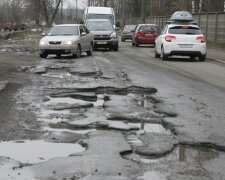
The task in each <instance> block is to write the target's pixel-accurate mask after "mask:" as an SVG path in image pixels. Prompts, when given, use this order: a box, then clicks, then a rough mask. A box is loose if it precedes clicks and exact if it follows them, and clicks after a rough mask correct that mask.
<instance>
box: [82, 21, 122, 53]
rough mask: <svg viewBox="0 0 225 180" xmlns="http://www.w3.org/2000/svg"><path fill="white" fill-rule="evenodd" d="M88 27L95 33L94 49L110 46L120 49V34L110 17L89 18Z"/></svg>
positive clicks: (113, 48)
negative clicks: (118, 34)
mask: <svg viewBox="0 0 225 180" xmlns="http://www.w3.org/2000/svg"><path fill="white" fill-rule="evenodd" d="M85 25H86V27H87V28H88V30H90V32H91V33H92V34H93V35H94V49H95V50H96V49H97V48H109V49H112V50H114V51H118V49H119V45H118V44H119V43H118V36H117V33H116V31H115V29H114V28H113V26H112V24H111V22H110V20H108V19H87V20H86V23H85Z"/></svg>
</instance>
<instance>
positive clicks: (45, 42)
mask: <svg viewBox="0 0 225 180" xmlns="http://www.w3.org/2000/svg"><path fill="white" fill-rule="evenodd" d="M39 44H40V45H46V44H48V42H47V41H45V40H41V41H40V42H39Z"/></svg>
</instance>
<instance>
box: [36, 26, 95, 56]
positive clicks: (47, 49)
mask: <svg viewBox="0 0 225 180" xmlns="http://www.w3.org/2000/svg"><path fill="white" fill-rule="evenodd" d="M44 35H45V34H44ZM93 42H94V36H93V35H92V34H91V33H90V32H89V31H88V29H87V28H86V27H85V26H84V25H82V24H61V25H55V26H53V27H52V28H51V30H50V31H49V32H48V33H47V34H46V35H45V36H44V37H43V38H42V39H41V40H40V42H39V51H40V57H41V58H46V57H47V56H48V55H49V54H55V55H56V56H58V57H60V56H61V54H72V55H74V56H75V57H80V56H81V53H82V52H86V53H87V55H92V52H93Z"/></svg>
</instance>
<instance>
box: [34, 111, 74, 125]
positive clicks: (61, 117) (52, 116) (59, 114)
mask: <svg viewBox="0 0 225 180" xmlns="http://www.w3.org/2000/svg"><path fill="white" fill-rule="evenodd" d="M69 116H70V111H69V110H61V111H54V110H41V112H40V114H38V118H37V121H42V122H46V123H53V124H56V123H59V122H63V121H68V117H69Z"/></svg>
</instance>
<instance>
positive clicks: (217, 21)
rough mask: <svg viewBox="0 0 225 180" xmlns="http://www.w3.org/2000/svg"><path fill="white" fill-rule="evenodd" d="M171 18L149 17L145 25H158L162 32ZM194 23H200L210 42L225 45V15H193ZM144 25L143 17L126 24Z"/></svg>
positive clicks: (133, 18) (135, 18)
mask: <svg viewBox="0 0 225 180" xmlns="http://www.w3.org/2000/svg"><path fill="white" fill-rule="evenodd" d="M169 18H170V17H166V16H155V17H147V18H146V19H145V23H152V24H156V25H158V26H159V27H160V29H161V30H162V29H163V27H164V26H165V21H167V20H169ZM193 19H194V22H196V23H198V25H199V27H200V28H201V30H202V32H203V34H204V35H205V36H206V39H207V41H208V42H216V43H217V42H218V43H225V13H224V12H221V13H218V12H217V13H202V14H193ZM139 23H142V21H141V17H132V18H128V19H126V24H139Z"/></svg>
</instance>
